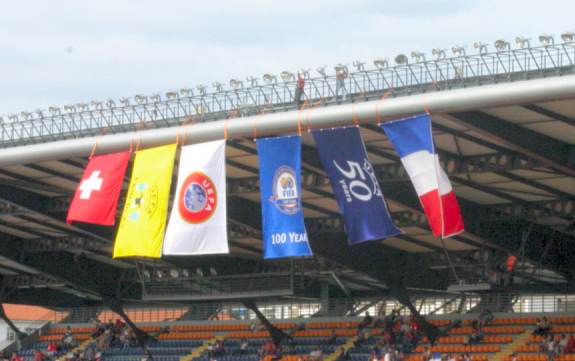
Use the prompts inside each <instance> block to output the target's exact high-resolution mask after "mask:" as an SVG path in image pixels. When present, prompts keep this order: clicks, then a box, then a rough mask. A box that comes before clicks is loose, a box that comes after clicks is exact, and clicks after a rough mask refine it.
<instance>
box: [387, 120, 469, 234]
mask: <svg viewBox="0 0 575 361" xmlns="http://www.w3.org/2000/svg"><path fill="white" fill-rule="evenodd" d="M381 127H382V128H383V131H384V132H385V134H386V135H387V136H388V137H389V139H390V140H391V142H392V143H393V146H394V147H395V150H396V151H397V153H398V154H399V156H400V157H401V162H402V163H403V166H404V167H405V170H406V171H407V174H409V178H410V179H411V182H412V183H413V186H414V187H415V191H416V192H417V195H418V196H419V200H420V201H421V205H422V206H423V210H424V211H425V215H426V216H427V219H428V221H429V224H430V226H431V230H432V232H433V235H434V236H436V237H439V236H441V237H443V238H447V237H450V236H454V235H456V234H458V233H461V232H463V231H464V230H465V229H464V225H463V218H462V217H461V211H460V209H459V204H458V203H457V198H455V193H454V192H453V189H452V188H451V183H450V182H449V179H448V178H447V175H446V174H445V172H444V171H443V169H441V166H440V165H439V158H438V157H437V153H436V152H435V147H434V146H433V136H432V133H431V119H430V117H429V115H428V114H423V115H419V116H416V117H413V118H408V119H402V120H396V121H391V122H386V123H383V124H381Z"/></svg>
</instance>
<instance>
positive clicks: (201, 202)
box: [67, 114, 464, 259]
mask: <svg viewBox="0 0 575 361" xmlns="http://www.w3.org/2000/svg"><path fill="white" fill-rule="evenodd" d="M381 126H382V128H383V130H384V132H385V133H386V134H387V136H388V137H389V139H390V140H391V142H392V143H393V145H394V147H395V149H396V151H397V153H398V154H399V156H400V158H401V161H402V163H403V165H404V167H405V168H406V170H407V173H408V174H409V177H410V179H411V181H412V183H413V185H414V187H415V189H416V192H417V194H418V196H419V198H420V201H421V204H422V207H423V209H424V212H425V214H426V216H427V218H428V220H429V223H430V226H431V229H432V232H433V234H434V235H435V236H438V237H449V236H453V235H455V234H458V233H460V232H462V231H463V230H464V226H463V220H462V218H461V212H460V211H459V206H458V204H457V199H456V198H455V195H454V193H453V190H452V188H451V184H450V183H449V179H448V178H447V176H446V174H445V172H444V171H443V170H442V169H441V167H440V165H439V160H438V158H437V153H436V152H435V148H434V145H433V138H432V133H431V120H430V118H429V116H428V115H427V114H426V115H422V116H418V117H414V118H409V119H403V120H399V121H393V122H387V123H384V124H382V125H381ZM313 137H314V140H315V143H316V145H317V149H318V151H319V154H320V158H321V162H322V165H323V167H324V169H325V171H326V173H327V175H328V177H329V179H330V183H331V186H332V189H333V192H334V194H335V197H336V200H337V204H338V207H339V210H340V213H341V214H342V216H343V218H344V224H345V230H346V233H347V236H348V240H349V244H351V245H354V244H358V243H362V242H366V241H371V240H378V239H379V240H380V239H385V238H388V237H393V236H395V235H398V234H400V233H401V231H400V230H399V229H398V228H397V227H396V226H395V224H394V223H393V221H392V217H391V215H390V213H389V210H388V207H387V204H386V202H385V199H384V196H383V193H382V191H381V188H380V186H379V183H378V181H377V177H376V175H375V172H374V169H373V166H372V164H371V163H370V161H369V159H368V156H367V152H366V149H365V145H364V143H363V140H362V139H361V135H360V133H359V129H358V128H357V127H346V128H336V129H329V130H317V131H314V132H313ZM176 150H177V145H176V144H172V145H166V146H161V147H156V148H150V149H146V150H141V151H137V152H136V156H135V158H134V162H133V167H132V173H131V178H130V184H129V186H128V191H127V195H126V201H125V203H124V208H123V212H122V215H121V219H120V224H119V226H118V230H117V234H116V241H115V245H114V257H115V258H116V257H133V256H139V257H150V258H159V257H161V256H162V255H166V256H172V255H203V254H221V253H229V248H228V239H227V210H226V172H225V141H224V140H221V141H213V142H207V143H201V144H195V145H189V146H183V147H182V148H181V153H180V162H179V167H178V181H177V186H176V191H175V197H174V200H173V205H172V209H171V212H170V214H169V222H168V224H167V225H166V218H167V215H168V207H169V199H170V188H171V179H172V173H173V166H174V161H175V157H176ZM257 150H258V158H259V173H260V196H261V207H262V220H263V222H262V225H263V226H262V228H263V243H264V258H266V259H273V258H281V257H298V256H311V255H312V250H311V248H310V245H309V241H308V234H307V231H306V228H305V222H304V215H303V204H302V188H301V138H300V137H299V136H283V137H273V138H260V139H258V140H257ZM129 160H130V152H120V153H114V154H106V155H99V156H95V157H92V158H91V159H90V161H89V163H88V165H87V167H86V169H85V171H84V175H83V177H82V181H81V182H80V184H79V185H78V189H77V190H76V193H75V194H74V198H73V200H72V202H71V204H70V208H69V210H68V217H67V221H68V222H69V223H71V222H73V221H78V222H86V223H95V224H101V225H106V226H112V225H114V220H115V215H116V209H117V205H118V200H119V197H120V192H121V189H122V184H123V182H124V177H125V173H126V169H127V166H128V163H129Z"/></svg>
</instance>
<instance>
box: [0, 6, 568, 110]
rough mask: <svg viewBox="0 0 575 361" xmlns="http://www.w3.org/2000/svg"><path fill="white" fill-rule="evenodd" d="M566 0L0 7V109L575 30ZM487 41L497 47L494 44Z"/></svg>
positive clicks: (101, 97)
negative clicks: (518, 36) (475, 42)
mask: <svg viewBox="0 0 575 361" xmlns="http://www.w3.org/2000/svg"><path fill="white" fill-rule="evenodd" d="M574 14H575V1H573V0H561V1H559V0H546V1H541V0H353V1H351V0H349V1H342V0H317V1H315V0H283V1H282V0H275V1H272V0H268V1H265V0H227V1H224V0H187V1H184V0H181V1H180V0H163V1H159V0H134V1H123V0H97V1H86V0H49V1H46V0H37V1H26V0H18V1H5V2H3V3H2V8H1V9H0V115H3V114H8V113H15V112H20V111H23V110H26V111H33V110H35V109H38V108H47V107H48V106H51V105H64V104H70V103H77V102H81V101H91V100H106V99H108V98H119V97H122V96H131V95H135V94H151V93H154V92H162V93H163V92H165V91H169V90H172V89H179V88H181V87H190V86H195V85H196V84H199V83H202V84H211V83H212V82H214V81H220V82H223V83H225V84H227V83H228V81H229V79H230V78H242V79H243V78H245V77H246V76H250V75H255V76H261V75H262V74H263V73H266V72H275V73H279V72H281V71H282V70H286V69H289V70H292V71H296V70H297V69H300V68H311V69H315V68H316V67H317V66H320V65H330V66H333V65H335V64H337V63H340V62H341V63H351V62H352V61H353V60H355V59H360V60H365V61H368V62H369V63H371V61H372V60H373V59H375V58H382V57H388V58H390V59H393V57H394V56H395V55H397V54H399V53H402V52H404V53H408V52H411V51H412V50H420V51H424V52H425V53H427V54H430V52H431V49H432V48H434V47H442V48H451V47H452V46H453V45H466V46H467V51H468V52H470V51H473V50H474V49H473V47H472V44H473V42H474V41H482V42H486V43H489V44H493V42H494V41H495V40H497V39H499V38H503V39H507V40H509V41H513V39H514V38H515V36H517V35H525V36H528V37H530V38H532V39H533V41H535V43H536V42H537V41H536V39H537V36H538V35H539V34H541V33H549V34H554V35H556V38H559V34H561V32H563V31H565V30H575V16H574ZM491 48H493V47H492V45H491Z"/></svg>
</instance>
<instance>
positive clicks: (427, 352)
mask: <svg viewBox="0 0 575 361" xmlns="http://www.w3.org/2000/svg"><path fill="white" fill-rule="evenodd" d="M422 357H423V360H422V361H430V360H431V350H430V349H429V346H425V348H424V349H423V354H422Z"/></svg>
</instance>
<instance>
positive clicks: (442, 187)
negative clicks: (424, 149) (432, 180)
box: [435, 154, 453, 196]
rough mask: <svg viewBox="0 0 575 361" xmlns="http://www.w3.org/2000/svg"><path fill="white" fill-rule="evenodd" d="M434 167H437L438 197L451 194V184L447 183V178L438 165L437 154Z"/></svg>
mask: <svg viewBox="0 0 575 361" xmlns="http://www.w3.org/2000/svg"><path fill="white" fill-rule="evenodd" d="M435 166H436V167H437V180H438V183H439V195H440V196H443V195H446V194H448V193H451V191H452V190H453V189H452V188H451V182H450V181H449V178H448V177H447V174H445V171H444V170H443V168H441V164H440V163H439V157H438V156H437V154H436V155H435Z"/></svg>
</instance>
